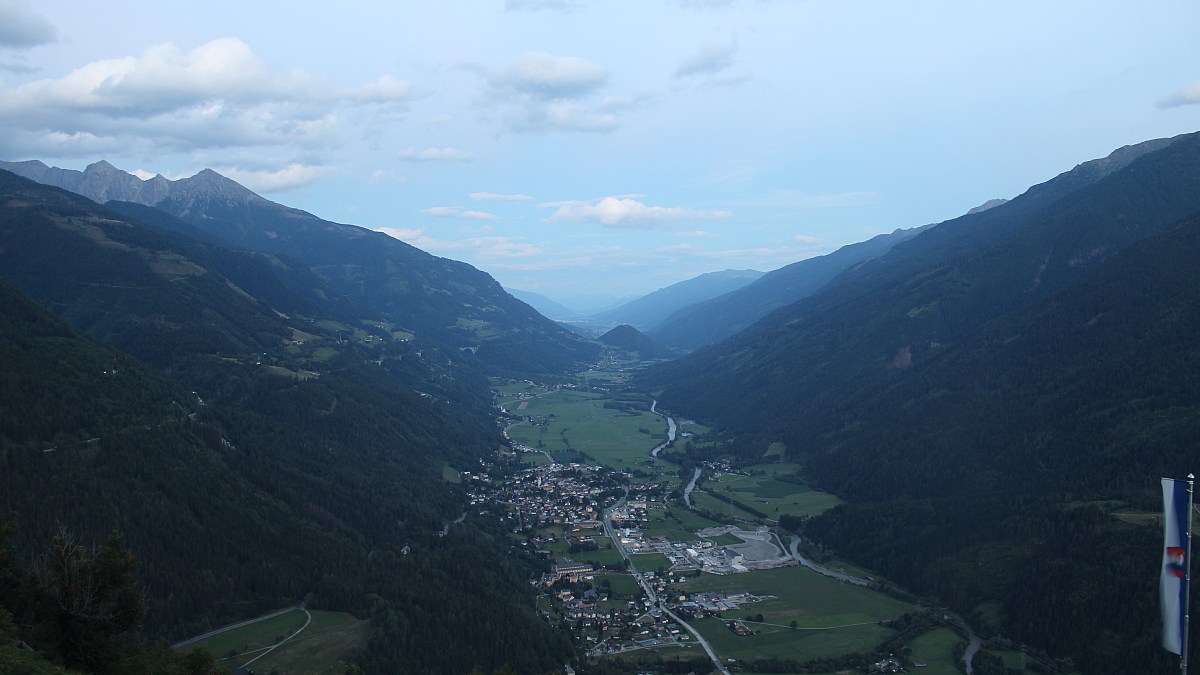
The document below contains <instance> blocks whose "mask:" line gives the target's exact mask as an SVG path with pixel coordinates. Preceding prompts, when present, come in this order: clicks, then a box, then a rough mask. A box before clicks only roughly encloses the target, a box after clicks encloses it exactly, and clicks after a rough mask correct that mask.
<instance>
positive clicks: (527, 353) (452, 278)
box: [0, 161, 596, 373]
mask: <svg viewBox="0 0 1200 675" xmlns="http://www.w3.org/2000/svg"><path fill="white" fill-rule="evenodd" d="M0 169H6V170H10V171H13V172H14V173H17V174H18V175H23V176H25V177H27V178H30V179H32V180H36V181H39V182H45V183H47V184H51V185H55V186H57V187H62V188H64V189H67V190H71V191H72V192H77V193H79V194H82V195H83V196H85V197H88V198H90V199H93V200H94V201H97V202H99V203H104V202H106V201H112V200H113V199H114V198H118V199H117V201H126V202H133V203H137V204H142V205H146V206H152V207H154V208H155V209H157V210H158V211H161V212H163V213H166V214H168V215H170V216H173V217H174V218H175V219H177V221H179V222H181V223H183V224H186V225H187V226H188V227H187V228H186V229H184V228H182V226H180V225H175V226H174V229H176V231H183V232H185V233H191V232H193V231H194V230H197V229H198V230H201V231H203V232H205V233H207V235H210V236H211V237H216V238H217V239H218V240H219V241H221V242H224V243H225V244H226V245H228V246H231V247H235V248H239V249H246V250H251V251H258V252H262V253H269V254H274V255H277V256H284V257H287V258H290V259H293V260H295V261H299V262H300V263H302V264H303V265H305V266H307V267H308V268H309V269H311V271H312V272H313V273H315V274H316V275H318V276H319V277H321V278H322V279H324V280H325V282H326V283H327V284H329V286H330V287H331V288H332V289H333V290H335V291H336V292H338V293H340V294H342V295H344V296H346V297H347V298H350V299H352V300H353V301H355V302H356V303H357V304H359V305H361V306H363V307H369V308H370V310H371V311H372V312H374V313H375V314H376V315H377V316H378V317H379V318H381V319H383V320H385V321H387V322H388V323H389V324H390V325H389V327H390V329H391V330H392V331H393V332H403V333H407V334H411V335H413V336H414V338H415V339H416V340H418V342H420V343H427V344H435V345H441V346H446V347H449V348H454V349H460V350H465V351H470V352H472V353H473V354H474V355H475V356H476V357H477V358H479V359H480V360H481V361H482V362H483V363H485V364H487V365H488V366H490V367H491V368H492V369H493V370H496V371H503V370H514V369H515V370H520V371H521V372H534V373H536V372H558V371H561V370H564V369H567V368H569V367H571V366H572V365H573V364H574V365H579V364H582V363H584V362H586V361H588V360H589V359H592V358H594V356H595V354H596V348H595V346H594V345H593V344H591V343H588V342H587V341H585V340H583V339H580V338H579V337H578V336H576V335H575V334H573V333H571V332H570V331H567V330H565V329H563V328H561V327H559V326H558V325H557V324H555V323H554V322H552V321H550V320H548V319H546V318H545V317H543V316H541V315H540V314H538V313H537V312H536V311H534V310H533V309H532V308H531V307H529V306H528V305H526V304H525V303H523V302H520V301H518V300H517V299H516V298H513V297H512V296H511V295H509V294H508V293H506V292H505V291H504V290H503V289H502V288H501V287H500V285H499V284H498V283H496V281H495V280H494V279H492V278H491V277H490V276H489V275H487V274H485V273H483V272H480V271H479V270H477V269H475V268H474V267H471V266H470V265H467V264H465V263H461V262H457V261H454V260H448V259H445V258H438V257H435V256H432V255H430V254H428V253H425V252H424V251H421V250H420V249H417V248H415V247H413V246H410V245H408V244H406V243H404V242H402V241H399V240H398V239H394V238H392V237H390V236H388V235H386V234H384V233H382V232H376V231H373V230H368V229H365V228H361V227H357V226H354V225H343V224H339V223H333V222H330V221H326V220H322V219H320V218H317V217H316V216H314V215H312V214H310V213H307V212H304V211H301V210H299V209H293V208H290V207H286V206H283V205H281V204H277V203H275V202H272V201H270V200H267V199H264V198H263V197H260V196H259V195H257V194H255V193H254V192H251V191H250V190H248V189H246V188H245V187H243V186H241V185H239V184H238V183H236V182H234V181H232V180H230V179H228V178H225V177H223V176H221V175H220V174H218V173H216V172H214V171H211V170H207V169H206V170H204V171H201V172H200V173H198V174H196V175H195V176H192V177H190V178H184V179H180V180H177V181H170V180H168V179H166V178H162V177H161V176H159V177H156V178H153V179H151V180H149V181H142V180H140V179H139V178H137V177H136V176H133V175H132V174H129V173H126V172H124V171H120V170H118V169H116V168H114V167H112V165H110V164H108V163H107V162H97V163H94V164H91V165H89V166H88V167H87V168H86V169H85V170H84V171H82V172H79V171H70V170H64V169H56V168H54V169H52V168H48V167H46V166H45V165H44V164H42V163H41V162H36V161H31V162H0ZM139 215H143V214H139ZM159 224H160V225H163V224H164V223H161V222H160V223H159ZM168 226H169V225H168Z"/></svg>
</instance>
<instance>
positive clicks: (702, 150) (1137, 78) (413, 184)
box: [0, 0, 1200, 302]
mask: <svg viewBox="0 0 1200 675" xmlns="http://www.w3.org/2000/svg"><path fill="white" fill-rule="evenodd" d="M1196 26H1200V3H1196V2H1194V1H1193V0H1179V1H1155V0H1149V1H1147V2H1139V3H1132V2H1128V1H1126V0H1121V1H1106V0H1087V1H1075V0H1062V1H1055V2H1045V1H1044V0H1040V1H1025V0H1007V1H1006V2H962V1H961V0H954V1H938V0H928V1H922V2H912V3H901V2H895V1H894V0H889V1H879V2H867V1H864V2H850V1H847V0H628V1H627V0H594V1H592V2H586V1H583V0H470V1H467V0H439V1H438V2H429V1H428V0H424V1H421V2H410V1H408V0H401V1H392V2H386V3H385V2H354V1H352V0H351V1H347V2H341V3H308V2H294V1H289V2H275V1H271V0H254V1H253V2H246V1H244V0H243V1H242V2H237V3H233V2H226V1H225V0H209V1H208V2H205V3H182V2H144V1H140V2H136V3H135V2H127V1H125V0H106V1H105V2H103V3H86V4H84V3H79V2H77V0H44V1H37V2H29V1H28V0H0V128H3V129H4V133H3V134H0V160H7V161H20V160H27V159H38V160H41V161H43V162H45V163H47V164H49V165H51V166H60V167H63V168H70V169H82V168H84V167H85V166H86V165H88V164H90V163H92V162H95V161H99V160H101V159H104V160H107V161H109V162H110V163H112V164H113V165H115V166H117V167H119V168H122V169H125V170H127V171H131V172H134V173H136V174H138V175H140V176H143V177H150V176H152V175H154V174H156V173H161V174H163V175H164V176H166V177H168V178H172V179H176V178H181V177H186V176H190V175H193V174H195V173H196V172H198V171H200V170H201V169H204V168H212V169H214V170H216V171H218V172H220V173H222V174H224V175H226V176H229V177H230V178H233V179H235V180H237V181H239V182H241V183H242V184H244V185H246V186H247V187H250V188H251V189H253V190H255V191H256V192H258V193H260V194H262V195H263V196H265V197H267V198H269V199H272V200H274V201H277V202H280V203H282V204H286V205H288V206H294V207H297V208H301V209H304V210H306V211H309V212H311V213H313V214H315V215H317V216H320V217H322V218H325V219H327V220H332V221H337V222H342V223H351V224H355V225H361V226H363V227H367V228H371V229H376V230H381V231H383V232H387V233H388V234H390V235H392V236H394V237H397V238H399V239H402V240H404V241H406V242H409V243H411V244H413V245H415V246H418V247H420V248H422V249H424V250H426V251H429V252H430V253H433V254H435V255H439V256H444V257H448V258H453V259H456V260H461V261H464V262H467V263H470V264H472V265H474V266H476V267H478V268H480V269H482V270H484V271H486V272H488V273H490V274H491V275H492V276H493V277H495V278H496V279H497V280H498V281H500V282H501V283H502V284H503V285H504V286H506V287H508V288H515V289H521V290H525V291H532V292H537V293H542V294H544V295H547V296H549V297H551V298H554V299H556V300H560V301H567V302H570V301H572V299H578V298H581V297H583V296H610V297H629V296H636V295H641V294H644V293H647V292H650V291H653V290H655V289H658V288H661V287H664V286H667V285H670V284H672V283H675V282H678V281H682V280H684V279H688V278H691V277H695V276H697V275H699V274H701V273H704V272H712V271H718V270H724V269H757V270H761V271H769V270H772V269H776V268H778V267H781V266H783V265H786V264H789V263H792V262H796V261H798V260H802V259H805V258H809V257H812V256H816V255H823V254H825V253H829V252H831V251H833V250H836V249H837V248H838V247H840V246H843V245H845V244H849V243H854V242H857V241H862V240H865V239H867V238H870V237H872V236H874V235H876V234H880V233H883V232H890V231H892V230H895V229H897V228H910V227H917V226H920V225H924V224H926V223H933V222H940V221H943V220H947V219H949V218H953V217H955V216H958V215H961V214H962V213H965V212H966V211H967V210H969V209H970V208H972V207H974V206H977V205H979V204H981V203H983V202H985V201H987V200H989V199H993V198H1001V197H1003V198H1011V197H1014V196H1016V195H1018V194H1020V193H1021V192H1022V191H1024V190H1025V189H1026V188H1027V187H1029V186H1030V185H1033V184H1036V183H1040V182H1042V181H1045V180H1048V179H1049V178H1052V177H1053V176H1055V175H1057V174H1058V173H1061V172H1063V171H1067V170H1069V169H1071V168H1072V167H1073V166H1075V165H1076V164H1078V163H1080V162H1083V161H1086V160H1088V159H1093V158H1096V157H1102V156H1104V155H1107V154H1108V153H1109V152H1111V151H1112V150H1114V149H1116V148H1118V147H1121V146H1123V145H1128V144H1132V143H1137V142H1140V141H1143V140H1148V139H1151V138H1160V137H1165V136H1173V135H1176V134H1180V133H1188V132H1192V131H1197V130H1200V39H1197V38H1196V35H1195V27H1196Z"/></svg>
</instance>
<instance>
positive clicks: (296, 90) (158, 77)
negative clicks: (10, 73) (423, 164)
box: [0, 0, 411, 156]
mask: <svg viewBox="0 0 1200 675" xmlns="http://www.w3.org/2000/svg"><path fill="white" fill-rule="evenodd" d="M0 2H3V0H0ZM410 97H411V92H410V87H409V86H408V84H407V83H404V82H401V81H399V80H396V79H395V78H392V77H391V76H387V75H385V76H382V77H380V78H379V79H377V80H376V81H374V82H372V83H369V84H367V85H365V86H363V87H360V88H357V89H355V88H340V87H336V86H332V85H329V84H328V83H325V82H322V81H319V80H317V79H315V78H313V77H311V76H309V75H308V74H306V73H304V72H303V71H301V70H290V71H275V70H273V69H271V68H269V67H267V66H266V65H265V64H264V63H263V62H262V61H261V60H260V59H259V58H258V57H257V56H256V55H255V54H254V52H253V50H251V48H250V47H249V45H247V44H246V43H244V42H242V41H241V40H239V39H237V38H220V39H216V40H212V41H210V42H207V43H205V44H202V45H200V46H198V47H196V48H194V49H192V50H190V51H184V50H182V49H180V48H179V47H178V46H176V45H174V44H170V43H166V44H160V45H155V46H152V47H150V48H148V49H146V50H145V51H144V52H143V53H142V54H141V55H140V56H126V57H121V58H112V59H103V60H98V61H93V62H91V63H88V64H85V65H83V66H80V67H78V68H76V69H74V70H72V71H71V72H69V73H67V74H65V75H63V76H61V77H57V78H47V79H40V80H34V81H30V82H26V83H24V84H21V85H19V86H17V87H14V88H10V89H6V88H4V87H2V86H0V125H3V126H4V127H5V128H6V129H7V130H8V133H7V134H6V135H5V138H3V139H0V154H10V153H11V148H13V147H26V146H29V147H30V149H31V150H33V151H34V152H35V153H37V154H57V155H58V156H64V155H66V154H70V153H72V152H77V153H81V154H86V152H87V149H88V148H90V147H94V146H111V147H115V148H117V149H120V150H124V151H137V150H139V149H140V150H143V151H146V152H150V151H153V152H154V153H155V154H162V153H164V152H170V151H180V150H183V151H192V150H207V149H212V148H223V147H242V148H265V147H281V146H291V148H292V151H293V152H294V151H297V150H312V149H316V148H321V147H327V146H329V145H331V144H334V143H337V142H339V140H340V135H341V130H342V128H343V119H342V116H341V113H342V112H343V111H344V110H346V109H353V108H356V107H359V106H364V105H368V104H370V105H372V106H376V107H377V106H379V105H388V106H391V107H393V108H394V107H395V105H396V104H397V103H403V102H405V101H406V100H407V99H408V98H410ZM17 136H23V138H21V139H20V140H19V142H18V140H16V139H15V137H17Z"/></svg>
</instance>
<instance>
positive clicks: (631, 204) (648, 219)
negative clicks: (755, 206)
mask: <svg viewBox="0 0 1200 675" xmlns="http://www.w3.org/2000/svg"><path fill="white" fill-rule="evenodd" d="M543 206H551V207H557V208H556V210H555V212H554V213H553V214H551V215H550V217H549V218H547V219H546V222H548V223H588V222H594V223H600V224H601V225H603V226H605V227H621V228H630V229H649V228H652V227H654V226H655V225H657V224H659V223H663V222H672V221H679V220H720V219H723V218H728V217H729V216H730V215H732V214H731V213H730V212H729V211H702V210H698V209H685V208H679V207H668V206H650V205H647V204H645V203H643V202H640V201H637V200H636V199H631V198H628V197H624V198H622V197H605V198H604V199H601V200H599V201H596V202H555V203H551V204H544V205H543Z"/></svg>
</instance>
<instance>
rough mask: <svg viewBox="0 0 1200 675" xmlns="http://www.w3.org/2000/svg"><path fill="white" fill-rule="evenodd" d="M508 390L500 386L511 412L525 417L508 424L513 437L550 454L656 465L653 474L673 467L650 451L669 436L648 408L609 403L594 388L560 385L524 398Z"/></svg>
mask: <svg viewBox="0 0 1200 675" xmlns="http://www.w3.org/2000/svg"><path fill="white" fill-rule="evenodd" d="M514 386H515V385H514ZM509 389H510V388H509V387H506V388H505V389H503V390H501V396H500V399H499V402H500V403H501V404H502V405H503V406H504V407H505V409H506V410H508V411H509V412H511V413H514V414H518V415H523V416H525V417H526V418H527V419H526V421H523V422H520V423H518V424H515V425H513V426H511V427H509V430H508V434H509V436H510V437H511V438H512V439H513V441H515V442H517V443H520V444H522V445H525V446H528V447H530V448H533V449H535V450H540V451H545V452H549V453H550V454H551V455H552V456H559V455H562V456H567V457H572V456H576V455H572V454H569V453H582V455H580V456H581V457H582V456H583V455H585V456H586V457H587V458H588V459H589V460H590V461H592V462H595V463H597V464H602V465H605V466H609V467H613V468H617V469H624V468H627V467H634V466H647V467H654V471H651V473H653V472H655V471H667V470H669V467H670V465H669V464H668V463H667V462H665V461H655V460H652V459H651V458H650V451H651V450H652V449H653V448H654V447H655V446H656V445H658V444H660V443H663V442H665V441H666V439H667V425H666V422H665V421H664V420H663V418H662V417H659V416H657V415H654V414H652V413H650V412H648V411H643V412H630V411H624V410H615V409H612V408H605V407H604V404H605V403H606V401H607V399H606V398H605V397H604V396H603V395H601V394H597V393H593V392H586V391H575V390H571V389H561V390H558V391H548V392H544V393H540V394H537V395H536V396H535V397H534V398H529V399H525V400H521V399H519V398H518V397H516V396H515V395H512V394H510V395H507V396H506V395H504V394H505V392H506V391H507V390H509ZM522 391H524V390H522ZM528 418H532V421H529V419H528ZM535 461H536V460H535Z"/></svg>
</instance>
